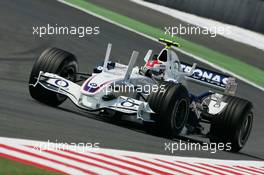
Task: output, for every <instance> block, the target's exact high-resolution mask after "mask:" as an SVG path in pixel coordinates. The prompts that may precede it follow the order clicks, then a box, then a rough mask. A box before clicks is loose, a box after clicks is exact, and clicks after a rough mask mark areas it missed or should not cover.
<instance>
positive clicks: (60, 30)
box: [32, 24, 100, 38]
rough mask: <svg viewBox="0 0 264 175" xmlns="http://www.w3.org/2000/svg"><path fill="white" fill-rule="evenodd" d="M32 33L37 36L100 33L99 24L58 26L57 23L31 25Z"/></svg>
mask: <svg viewBox="0 0 264 175" xmlns="http://www.w3.org/2000/svg"><path fill="white" fill-rule="evenodd" d="M32 34H33V35H36V36H38V37H44V36H48V35H74V36H77V37H79V38H83V37H86V36H90V35H98V34H100V27H99V26H78V27H76V26H59V25H58V24H55V25H50V24H47V25H45V26H33V27H32Z"/></svg>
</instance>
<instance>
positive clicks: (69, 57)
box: [29, 48, 78, 106]
mask: <svg viewBox="0 0 264 175" xmlns="http://www.w3.org/2000/svg"><path fill="white" fill-rule="evenodd" d="M40 71H43V72H49V73H54V74H57V75H59V76H61V77H64V78H66V79H68V80H71V81H75V80H76V72H78V63H77V60H76V58H75V56H74V55H73V54H71V53H69V52H67V51H64V50H61V49H58V48H48V49H46V50H45V51H44V52H42V54H41V55H40V57H39V58H38V59H37V60H36V61H35V63H34V65H33V68H32V71H31V74H30V78H29V84H35V83H36V78H37V77H38V75H39V72H40ZM29 93H30V95H31V97H32V98H34V99H36V100H38V101H39V102H42V103H45V104H47V105H50V106H58V105H60V104H61V103H63V102H64V101H65V100H66V98H67V97H66V96H64V95H61V94H58V93H55V92H52V91H49V90H47V89H45V88H44V87H42V86H41V85H39V84H38V85H37V86H36V87H34V86H31V85H29Z"/></svg>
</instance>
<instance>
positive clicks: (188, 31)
mask: <svg viewBox="0 0 264 175" xmlns="http://www.w3.org/2000/svg"><path fill="white" fill-rule="evenodd" d="M164 31H165V32H164V33H165V35H170V36H171V37H173V36H176V35H177V36H180V35H209V36H210V37H212V38H214V37H216V36H217V35H218V34H219V35H231V33H232V32H231V28H230V27H222V26H213V27H203V28H202V27H198V26H191V25H189V24H188V25H187V26H186V25H182V24H180V25H179V26H166V27H164Z"/></svg>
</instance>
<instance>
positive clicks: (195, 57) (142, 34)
mask: <svg viewBox="0 0 264 175" xmlns="http://www.w3.org/2000/svg"><path fill="white" fill-rule="evenodd" d="M57 1H58V2H61V3H63V4H66V5H68V6H70V7H73V8H76V9H78V10H81V11H83V12H85V13H87V14H89V15H92V16H94V17H97V18H99V19H102V20H104V21H106V22H109V23H111V24H114V25H116V26H118V27H121V28H123V29H126V30H128V31H131V32H133V33H136V34H138V35H141V36H143V37H145V38H148V39H150V40H152V41H154V42H157V43H159V42H158V40H157V38H153V37H151V36H148V35H146V34H144V33H141V32H138V31H136V30H134V29H131V28H129V27H127V26H124V25H122V24H119V23H117V22H115V21H112V20H110V19H108V18H105V17H103V16H101V15H98V14H96V13H93V12H91V11H88V10H86V9H84V8H82V7H79V6H76V5H74V4H71V3H69V2H66V1H64V0H57ZM174 49H175V50H177V51H179V52H181V53H182V54H185V55H187V56H189V57H192V58H194V59H196V60H198V61H200V62H202V63H205V64H207V65H209V66H211V67H213V68H215V69H217V70H220V71H222V72H224V73H227V74H230V75H231V76H234V77H236V78H238V79H240V80H242V81H244V82H245V83H247V84H250V85H252V86H253V87H255V88H257V89H260V90H261V91H264V87H261V86H259V85H257V84H256V83H254V82H251V81H250V80H247V79H245V78H243V77H241V76H240V75H237V74H235V73H233V72H231V71H229V70H227V69H224V68H222V67H220V66H218V65H216V64H213V63H211V62H209V61H207V60H205V59H203V58H201V57H198V56H196V55H193V54H191V53H188V52H186V51H184V50H181V49H179V48H176V47H174Z"/></svg>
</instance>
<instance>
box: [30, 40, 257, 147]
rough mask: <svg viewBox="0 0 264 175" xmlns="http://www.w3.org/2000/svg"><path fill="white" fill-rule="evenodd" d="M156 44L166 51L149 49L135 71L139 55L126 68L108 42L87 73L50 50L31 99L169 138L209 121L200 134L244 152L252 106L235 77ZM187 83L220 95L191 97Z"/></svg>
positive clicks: (34, 74)
mask: <svg viewBox="0 0 264 175" xmlns="http://www.w3.org/2000/svg"><path fill="white" fill-rule="evenodd" d="M159 41H160V42H162V43H163V44H165V45H166V46H165V48H164V49H162V50H161V52H160V53H159V54H158V55H154V56H153V57H152V50H149V51H148V52H147V54H146V56H145V57H144V61H145V65H144V66H141V67H137V66H136V67H135V63H136V60H137V58H138V54H139V53H138V52H137V51H133V53H132V56H131V58H130V61H129V64H128V65H124V64H120V63H117V62H112V61H110V60H109V58H110V52H111V47H112V45H111V44H108V47H107V50H106V56H105V60H104V62H103V64H102V65H100V66H97V67H95V68H94V71H93V73H91V74H84V73H80V72H78V62H77V60H76V58H75V56H74V55H73V54H71V53H69V52H67V51H64V50H61V49H58V48H48V49H46V50H45V51H44V52H43V53H42V54H41V55H40V57H39V58H38V59H37V60H36V61H35V63H34V66H33V69H32V71H31V75H30V78H29V92H30V95H31V96H32V97H33V98H34V99H36V100H38V101H40V102H42V103H45V104H47V105H51V106H58V105H60V104H61V103H63V102H64V101H65V100H66V98H69V99H70V100H71V101H72V102H73V103H74V104H75V105H76V106H78V107H80V108H82V109H84V110H88V111H100V112H105V111H111V112H114V115H119V116H120V115H121V116H130V117H131V116H132V117H134V118H135V119H137V120H139V121H143V123H148V122H153V123H155V124H156V125H157V126H158V127H157V128H158V130H159V132H161V133H162V134H163V135H164V136H166V137H171V138H175V137H177V136H179V135H180V134H183V133H185V134H186V133H188V132H189V133H192V132H194V131H196V132H198V131H201V130H202V129H201V128H202V125H201V124H202V123H208V124H210V128H209V131H208V132H207V133H203V134H204V136H206V137H208V138H209V139H210V141H211V142H215V143H224V144H227V143H230V144H231V145H232V146H231V149H230V150H231V151H233V152H237V151H239V150H240V149H241V148H243V146H244V145H245V143H246V142H247V140H248V137H249V135H250V132H251V128H252V122H253V113H252V108H253V106H252V104H251V102H249V101H247V100H245V99H241V98H239V97H236V96H235V92H236V89H237V83H236V81H235V78H233V77H228V76H226V75H224V74H221V73H217V72H215V71H210V70H207V69H205V68H201V67H197V66H196V64H193V65H189V64H187V63H183V62H180V61H179V59H178V56H177V54H176V53H175V51H174V50H173V49H172V47H179V44H178V43H176V42H173V41H169V40H166V39H159ZM188 81H194V82H197V83H199V84H202V85H203V86H208V89H209V87H210V88H212V87H213V88H217V89H218V91H219V90H222V93H216V92H213V91H210V90H208V91H206V92H205V93H203V94H200V95H195V94H192V93H190V92H189V91H188V89H187V82H188ZM183 130H185V131H186V130H187V132H183ZM201 133H202V131H201Z"/></svg>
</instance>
